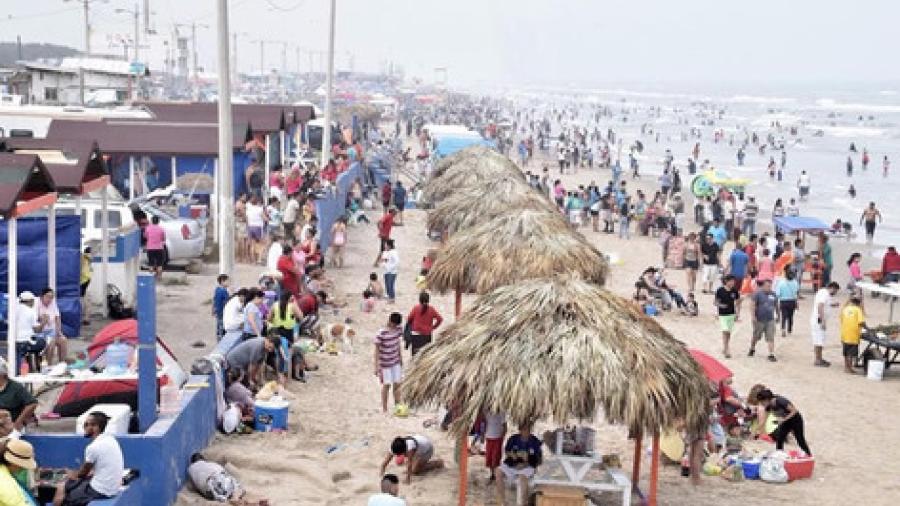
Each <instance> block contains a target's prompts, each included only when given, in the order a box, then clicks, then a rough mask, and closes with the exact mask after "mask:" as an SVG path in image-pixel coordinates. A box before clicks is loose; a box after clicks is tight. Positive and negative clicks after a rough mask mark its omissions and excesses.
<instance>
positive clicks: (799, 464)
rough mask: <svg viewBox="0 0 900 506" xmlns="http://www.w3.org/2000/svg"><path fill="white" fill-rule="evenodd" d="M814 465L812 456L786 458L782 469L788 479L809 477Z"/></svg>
mask: <svg viewBox="0 0 900 506" xmlns="http://www.w3.org/2000/svg"><path fill="white" fill-rule="evenodd" d="M815 467H816V461H815V459H814V458H812V457H803V458H799V459H787V460H785V461H784V470H785V471H786V472H787V475H788V480H790V481H794V480H802V479H805V478H809V477H811V476H812V474H813V470H814V469H815Z"/></svg>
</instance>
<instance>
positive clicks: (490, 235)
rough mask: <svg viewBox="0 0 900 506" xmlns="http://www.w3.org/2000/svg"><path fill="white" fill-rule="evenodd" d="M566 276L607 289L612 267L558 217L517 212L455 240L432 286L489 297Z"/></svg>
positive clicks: (446, 250) (440, 259)
mask: <svg viewBox="0 0 900 506" xmlns="http://www.w3.org/2000/svg"><path fill="white" fill-rule="evenodd" d="M567 273H570V274H574V275H577V276H580V277H581V278H582V279H585V280H587V281H589V282H592V283H595V284H597V285H603V283H604V282H605V280H606V276H607V274H608V273H609V265H608V263H607V261H606V258H605V257H604V256H603V254H602V253H600V252H599V251H598V250H597V249H596V248H595V247H594V246H593V245H591V244H590V243H589V242H588V241H587V240H586V239H585V238H584V236H582V235H581V234H579V233H578V232H576V231H574V230H572V229H571V228H570V227H569V224H568V223H566V220H565V218H563V217H562V215H560V214H559V213H558V212H555V211H553V212H547V211H543V210H541V211H537V210H532V209H525V210H519V209H514V210H511V211H509V212H507V213H504V214H501V215H499V216H497V217H495V218H494V219H492V220H490V221H488V222H485V223H482V224H479V225H476V226H475V227H474V228H472V229H471V230H466V232H465V233H464V234H456V235H453V236H451V237H450V239H449V240H448V241H447V244H446V245H445V246H444V247H443V248H442V249H441V251H440V253H439V254H438V257H437V260H436V261H435V262H434V265H433V266H432V268H431V270H430V271H429V273H428V287H429V288H431V289H434V290H438V291H440V292H446V291H449V290H456V289H460V290H462V291H464V292H468V293H486V292H489V291H491V290H493V289H494V288H497V287H499V286H503V285H511V284H513V283H516V282H518V281H521V280H523V279H532V278H552V277H555V276H559V275H563V274H567Z"/></svg>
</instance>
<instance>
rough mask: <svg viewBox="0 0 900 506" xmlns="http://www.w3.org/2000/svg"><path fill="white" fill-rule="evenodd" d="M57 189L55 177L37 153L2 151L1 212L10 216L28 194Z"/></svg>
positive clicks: (0, 165) (0, 172) (35, 194)
mask: <svg viewBox="0 0 900 506" xmlns="http://www.w3.org/2000/svg"><path fill="white" fill-rule="evenodd" d="M54 190H55V188H54V185H53V179H52V178H51V177H50V174H49V173H48V172H47V168H46V167H44V164H43V163H41V159H40V158H38V157H37V156H35V155H16V154H11V153H0V214H2V215H3V216H10V215H11V214H12V213H13V211H14V210H15V209H16V205H17V204H18V203H19V201H21V200H23V199H25V198H26V196H39V195H44V194H47V193H50V192H53V191H54Z"/></svg>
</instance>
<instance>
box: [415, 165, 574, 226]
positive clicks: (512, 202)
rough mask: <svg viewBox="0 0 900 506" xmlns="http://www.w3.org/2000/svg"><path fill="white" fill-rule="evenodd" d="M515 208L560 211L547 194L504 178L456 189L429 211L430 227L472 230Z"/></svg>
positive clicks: (549, 211) (518, 181) (516, 180)
mask: <svg viewBox="0 0 900 506" xmlns="http://www.w3.org/2000/svg"><path fill="white" fill-rule="evenodd" d="M512 209H534V210H538V211H545V212H548V213H558V212H559V211H558V210H557V209H556V207H555V206H554V205H553V204H552V203H551V202H550V200H549V199H547V197H545V196H544V195H542V194H540V193H538V192H537V191H536V190H535V189H534V188H532V187H530V186H528V185H527V184H525V183H524V182H522V181H520V180H518V179H510V178H503V179H497V180H494V181H487V182H485V183H483V184H478V185H475V186H468V187H464V188H456V189H455V191H454V192H453V193H452V194H451V195H450V196H448V197H447V198H445V199H444V200H442V201H441V202H440V203H438V204H437V205H436V206H435V208H434V209H433V210H431V211H430V212H429V213H428V229H429V230H439V231H446V232H448V233H449V234H450V235H452V234H454V233H455V232H456V231H459V230H469V229H471V228H472V227H474V226H475V225H477V224H479V223H483V222H486V221H489V220H491V219H493V218H495V217H497V216H499V215H501V214H503V213H505V212H507V211H509V210H512Z"/></svg>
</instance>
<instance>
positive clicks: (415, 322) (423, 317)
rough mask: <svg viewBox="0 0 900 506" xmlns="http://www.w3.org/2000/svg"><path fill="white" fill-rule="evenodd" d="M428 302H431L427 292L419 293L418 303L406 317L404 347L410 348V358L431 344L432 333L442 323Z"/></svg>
mask: <svg viewBox="0 0 900 506" xmlns="http://www.w3.org/2000/svg"><path fill="white" fill-rule="evenodd" d="M429 302H431V297H430V296H429V295H428V292H422V293H420V294H419V303H418V304H416V306H415V307H413V308H412V310H410V312H409V315H407V317H406V325H407V327H408V328H409V337H408V340H407V342H406V346H407V347H409V348H411V350H410V352H411V353H412V356H416V353H418V352H419V350H421V349H422V348H423V347H424V346H425V345H426V344H428V343H430V342H431V334H432V332H434V329H436V328H438V327H439V326H440V325H441V322H443V321H444V319H443V318H442V317H441V315H440V313H438V312H437V310H436V309H435V308H434V307H432V306H431V305H430V304H429Z"/></svg>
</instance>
